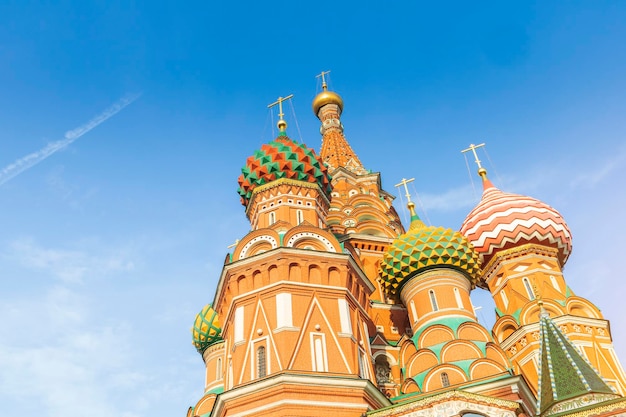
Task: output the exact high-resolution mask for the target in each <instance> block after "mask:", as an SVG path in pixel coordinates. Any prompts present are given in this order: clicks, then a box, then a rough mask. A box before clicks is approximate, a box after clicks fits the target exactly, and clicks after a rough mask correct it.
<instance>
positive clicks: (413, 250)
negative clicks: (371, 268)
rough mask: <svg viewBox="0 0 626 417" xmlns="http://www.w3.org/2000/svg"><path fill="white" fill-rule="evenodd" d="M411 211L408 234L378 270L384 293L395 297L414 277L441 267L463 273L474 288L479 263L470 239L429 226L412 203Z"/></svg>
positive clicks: (393, 248)
mask: <svg viewBox="0 0 626 417" xmlns="http://www.w3.org/2000/svg"><path fill="white" fill-rule="evenodd" d="M409 209H410V210H411V227H410V229H409V231H408V232H406V233H405V234H403V235H400V236H398V237H397V238H396V239H395V240H394V241H393V243H392V244H391V246H390V247H389V249H388V250H387V252H385V255H384V256H383V260H382V262H381V264H380V267H379V271H378V274H379V281H380V283H381V285H382V286H383V289H384V290H385V292H386V293H387V294H388V295H390V296H395V295H397V294H399V292H400V289H401V288H402V285H403V284H404V283H405V282H406V281H407V280H408V279H409V278H411V277H412V276H413V275H415V274H416V273H418V272H422V271H424V270H427V269H430V268H434V267H439V266H447V267H451V268H454V269H457V270H459V271H461V272H463V273H464V274H465V276H466V277H467V278H468V279H469V280H470V282H471V283H472V285H475V283H476V280H477V279H478V275H479V274H480V261H479V259H478V254H477V253H476V251H475V250H474V247H473V246H472V244H471V243H469V241H468V240H467V238H466V237H465V236H463V235H462V234H461V233H459V232H457V231H454V230H452V229H445V228H443V227H434V226H426V225H425V224H424V223H423V222H422V221H421V220H420V219H419V217H418V216H417V214H415V211H414V209H413V207H412V203H411V204H410V205H409Z"/></svg>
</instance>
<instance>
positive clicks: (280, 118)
mask: <svg viewBox="0 0 626 417" xmlns="http://www.w3.org/2000/svg"><path fill="white" fill-rule="evenodd" d="M292 97H293V94H289V95H288V96H287V97H278V99H277V100H276V101H275V102H273V103H271V104H268V105H267V108H268V109H271V108H272V107H274V106H275V105H277V104H278V123H277V124H276V126H278V132H279V133H278V135H279V136H285V135H286V133H285V131H286V130H287V122H286V121H285V119H283V116H284V115H285V113H283V101H285V100H289V99H291V98H292Z"/></svg>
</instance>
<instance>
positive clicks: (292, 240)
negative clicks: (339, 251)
mask: <svg viewBox="0 0 626 417" xmlns="http://www.w3.org/2000/svg"><path fill="white" fill-rule="evenodd" d="M307 237H308V238H312V239H315V240H319V241H320V242H322V244H323V245H324V246H325V247H326V249H328V250H329V251H330V252H335V247H334V246H333V244H332V243H331V242H330V240H328V239H326V238H325V237H324V236H321V235H319V234H317V233H313V232H300V233H296V234H295V235H293V236H291V237H290V238H289V240H288V241H287V243H286V245H285V246H287V247H294V244H295V243H296V242H297V241H298V240H300V239H303V238H307Z"/></svg>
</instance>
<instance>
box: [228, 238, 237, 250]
mask: <svg viewBox="0 0 626 417" xmlns="http://www.w3.org/2000/svg"><path fill="white" fill-rule="evenodd" d="M238 244H239V239H235V243H233V244H232V245H228V246H226V247H227V248H228V249H230V248H234V247H235V246H237V245H238Z"/></svg>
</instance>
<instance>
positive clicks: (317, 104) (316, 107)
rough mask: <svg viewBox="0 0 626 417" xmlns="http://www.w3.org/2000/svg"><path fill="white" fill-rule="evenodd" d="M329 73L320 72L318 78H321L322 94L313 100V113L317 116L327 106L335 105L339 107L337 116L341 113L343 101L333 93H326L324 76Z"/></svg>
mask: <svg viewBox="0 0 626 417" xmlns="http://www.w3.org/2000/svg"><path fill="white" fill-rule="evenodd" d="M328 73H330V71H322V73H321V74H320V75H318V77H322V92H321V93H319V94H318V95H317V96H315V98H314V99H313V113H314V114H315V115H316V116H317V115H318V113H319V111H320V109H321V108H322V107H324V106H325V105H327V104H336V105H337V106H338V107H339V115H341V112H342V111H343V99H342V98H341V96H340V95H339V94H337V93H335V92H333V91H328V84H327V83H326V78H325V75H326V74H328Z"/></svg>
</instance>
